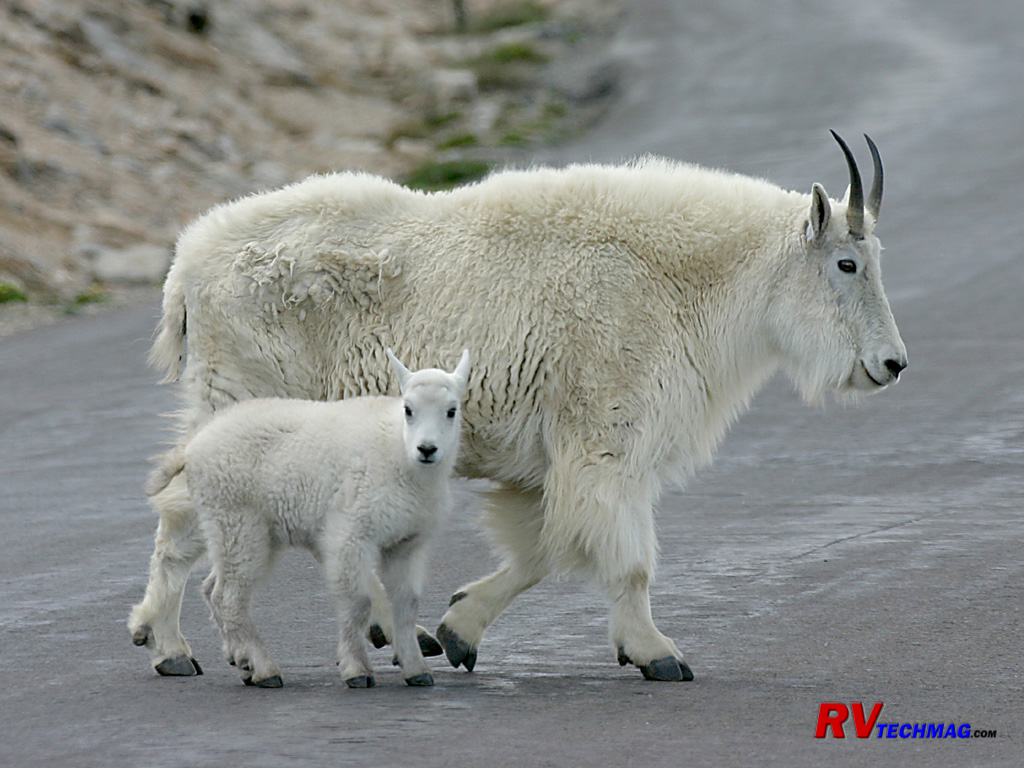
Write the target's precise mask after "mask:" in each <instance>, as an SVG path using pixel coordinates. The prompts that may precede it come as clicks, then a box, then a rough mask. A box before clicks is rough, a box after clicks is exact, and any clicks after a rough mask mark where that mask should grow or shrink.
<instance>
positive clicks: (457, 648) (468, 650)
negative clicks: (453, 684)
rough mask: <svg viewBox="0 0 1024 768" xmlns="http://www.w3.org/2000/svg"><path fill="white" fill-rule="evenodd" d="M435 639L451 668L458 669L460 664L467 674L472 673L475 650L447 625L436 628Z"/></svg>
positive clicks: (474, 664)
mask: <svg viewBox="0 0 1024 768" xmlns="http://www.w3.org/2000/svg"><path fill="white" fill-rule="evenodd" d="M437 639H438V641H439V642H440V643H441V647H442V648H443V649H444V655H445V656H447V657H448V661H449V663H450V664H451V665H452V666H453V667H455V668H456V669H458V667H459V665H460V664H461V665H462V666H464V667H465V668H466V671H467V672H472V671H473V667H475V666H476V648H474V647H473V646H471V645H470V644H469V643H467V642H466V641H465V640H463V639H462V638H461V637H459V636H458V635H457V634H455V632H454V631H452V630H451V629H449V628H448V625H447V624H441V626H439V627H438V628H437Z"/></svg>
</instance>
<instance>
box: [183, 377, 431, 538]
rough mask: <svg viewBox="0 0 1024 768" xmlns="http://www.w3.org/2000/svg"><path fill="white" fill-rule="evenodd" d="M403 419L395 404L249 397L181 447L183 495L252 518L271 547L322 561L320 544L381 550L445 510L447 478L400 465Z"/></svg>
mask: <svg viewBox="0 0 1024 768" xmlns="http://www.w3.org/2000/svg"><path fill="white" fill-rule="evenodd" d="M402 422H403V416H402V403H401V400H399V399H397V398H391V397H370V398H359V399H356V400H350V401H346V402H344V403H322V402H310V401H307V400H263V399H255V400H248V401H246V402H243V403H239V404H238V405H236V406H233V407H232V408H230V409H228V410H226V411H225V412H224V413H223V414H219V416H218V418H217V419H216V420H213V421H211V422H209V423H208V424H207V425H206V426H205V427H204V428H203V429H201V430H200V431H199V433H198V434H197V435H196V436H195V438H194V439H193V440H192V441H191V442H190V443H189V444H188V446H187V447H186V448H185V452H184V455H185V461H186V462H187V464H186V466H187V476H188V485H189V493H190V494H191V496H192V499H193V502H194V503H195V504H196V505H197V506H198V507H199V508H200V509H208V510H219V512H217V514H220V515H228V516H232V515H242V514H245V515H250V516H254V517H255V518H256V519H258V520H260V521H262V524H263V525H265V526H266V530H268V531H269V532H270V536H271V540H272V541H273V542H274V543H275V545H276V546H286V545H288V546H300V547H306V548H308V549H311V550H313V551H314V552H316V553H317V555H318V557H322V556H324V555H325V554H326V553H325V552H321V551H320V548H321V546H322V545H323V544H324V543H325V542H326V543H327V544H328V545H330V546H338V542H341V541H360V542H373V543H374V544H377V545H379V547H380V548H381V549H387V548H389V547H393V546H395V545H396V544H398V543H399V542H400V541H402V540H404V539H406V538H407V537H409V536H410V535H413V534H419V533H424V532H428V533H429V532H431V531H433V530H434V529H435V528H436V527H437V524H438V523H439V522H440V519H441V514H440V512H439V511H445V510H447V509H448V507H449V488H448V486H449V484H448V481H447V476H446V475H442V476H441V477H440V478H439V477H438V470H436V469H435V468H433V467H429V468H427V467H420V466H410V462H408V461H407V460H406V457H405V449H404V444H403V440H402ZM325 525H330V526H331V528H330V530H329V531H327V532H326V534H327V535H326V536H324V533H325V529H324V526H325ZM223 526H226V527H225V529H226V530H240V529H239V528H238V527H237V525H232V524H231V523H230V522H228V523H224V524H223ZM261 527H262V526H261ZM221 528H222V526H219V525H218V526H212V527H211V528H210V531H209V532H207V535H208V536H209V535H219V534H218V533H216V532H217V531H220V530H221Z"/></svg>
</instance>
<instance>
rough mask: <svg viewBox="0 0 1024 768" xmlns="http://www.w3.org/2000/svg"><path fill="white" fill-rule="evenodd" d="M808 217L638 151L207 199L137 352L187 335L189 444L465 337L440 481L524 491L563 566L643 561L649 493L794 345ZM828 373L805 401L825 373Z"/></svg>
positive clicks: (768, 191)
mask: <svg viewBox="0 0 1024 768" xmlns="http://www.w3.org/2000/svg"><path fill="white" fill-rule="evenodd" d="M839 207H840V208H841V207H842V206H839ZM809 208H810V196H809V195H804V194H797V193H793V192H787V191H784V190H782V189H780V188H778V187H776V186H774V185H772V184H770V183H768V182H764V181H759V180H754V179H751V178H748V177H744V176H739V175H732V174H727V173H722V172H717V171H708V170H704V169H699V168H695V167H691V166H684V165H676V164H672V163H666V162H661V161H653V160H649V161H644V162H641V163H639V164H637V165H633V166H623V167H608V166H577V167H573V168H570V169H567V170H550V169H536V170H530V171H519V172H505V173H502V174H498V175H495V176H493V177H491V178H489V179H487V180H485V181H483V182H481V183H479V184H476V185H472V186H469V187H465V188H462V189H459V190H455V191H453V192H448V193H437V194H429V195H428V194H423V193H420V192H415V191H410V190H408V189H405V188H403V187H400V186H398V185H396V184H394V183H391V182H389V181H386V180H383V179H380V178H378V177H373V176H369V175H362V174H337V175H328V176H319V177H313V178H310V179H308V180H306V181H303V182H301V183H298V184H295V185H292V186H289V187H286V188H284V189H282V190H279V191H277V192H273V193H269V194H264V195H259V196H254V197H250V198H246V199H243V200H240V201H236V202H233V203H229V204H226V205H223V206H220V207H218V208H215V209H214V210H212V211H211V212H210V213H208V214H207V215H205V216H204V217H203V218H201V219H200V220H198V221H197V222H196V223H194V224H193V225H192V226H191V227H190V228H189V229H188V230H187V231H186V232H185V233H184V234H183V235H182V237H181V239H180V241H179V244H178V249H177V256H176V259H175V262H174V264H173V266H172V269H171V271H170V273H169V275H168V278H167V283H166V286H165V298H164V303H165V306H164V319H163V322H162V325H161V328H160V333H159V336H158V338H157V341H156V343H155V345H154V350H153V359H154V361H155V362H156V363H158V364H160V365H161V366H163V367H165V368H166V369H167V370H168V371H169V375H171V376H173V375H174V374H175V373H177V363H178V360H179V358H180V355H181V352H182V343H183V331H184V330H185V328H186V324H187V331H188V334H187V338H188V345H189V349H188V353H189V354H188V365H187V368H186V371H185V379H186V385H187V386H186V398H187V401H186V414H187V416H186V421H187V423H186V425H185V427H186V430H192V429H194V428H195V426H196V425H197V424H198V423H201V422H202V421H203V420H204V419H205V418H206V416H207V414H209V412H210V409H211V408H213V409H217V408H220V407H222V406H224V405H226V404H228V403H230V402H233V401H235V400H241V399H245V398H250V397H260V396H283V397H303V398H313V399H328V400H330V399H337V398H343V397H350V396H353V395H365V394H374V393H382V392H385V391H387V390H388V389H389V371H388V364H387V361H386V359H385V357H384V349H385V347H387V346H391V347H393V348H394V350H395V351H396V353H397V354H398V355H399V357H401V358H402V359H403V360H405V361H406V362H407V363H408V364H409V365H410V367H412V368H416V367H420V366H422V365H425V364H436V363H438V362H440V363H442V364H447V363H448V362H454V361H455V360H456V359H457V357H458V352H459V350H461V349H463V348H464V347H468V348H470V349H472V350H473V351H474V356H475V360H474V366H473V370H472V373H471V376H470V380H469V383H468V388H467V397H466V401H465V408H464V414H463V436H462V443H461V448H460V452H459V461H458V465H457V468H456V470H457V472H459V473H460V474H462V475H466V476H482V477H490V478H493V479H496V480H499V481H504V482H507V483H510V484H512V485H514V486H516V487H519V488H524V489H531V488H533V489H540V490H543V491H544V493H545V499H546V507H547V513H546V518H545V523H544V525H545V534H546V544H547V546H548V548H549V550H550V551H551V553H552V554H553V555H554V559H555V560H556V561H560V562H561V563H562V565H563V566H564V567H575V566H579V565H581V564H585V562H586V559H587V554H586V553H587V552H593V551H594V550H595V549H601V550H603V551H605V556H606V557H607V556H611V561H613V562H622V563H626V562H637V561H638V560H641V561H646V562H647V563H648V564H649V565H653V563H651V562H650V560H651V558H652V557H653V553H652V552H651V549H650V542H651V541H653V530H651V529H650V526H651V524H652V523H651V522H650V520H649V517H650V505H651V503H653V501H654V500H655V498H656V496H657V494H658V492H659V490H660V488H661V487H662V485H663V484H664V483H665V482H666V481H670V480H679V479H681V478H682V477H684V476H686V475H687V474H688V473H690V472H691V471H692V470H693V469H694V468H695V467H696V466H698V465H701V464H704V463H706V462H708V461H710V459H711V457H712V453H713V451H714V449H715V446H716V444H717V442H718V441H719V439H720V437H721V436H722V434H723V433H724V431H725V429H726V427H727V426H728V424H729V422H730V421H731V420H732V419H733V418H734V417H735V415H736V414H737V412H738V411H739V410H740V409H742V408H743V407H744V406H745V405H746V403H747V402H748V400H749V398H750V396H751V395H752V394H753V392H754V391H755V390H756V389H757V387H758V386H759V385H760V384H761V383H762V382H763V381H764V379H765V378H766V377H767V376H769V375H770V374H771V373H772V372H774V371H775V370H776V369H777V368H778V367H779V366H780V364H782V363H783V362H784V361H786V360H791V359H793V358H794V355H792V354H787V353H788V352H789V351H790V350H788V349H787V346H788V345H798V344H806V340H803V341H802V340H801V339H800V338H799V336H800V327H799V324H800V322H802V321H800V320H799V319H798V318H799V316H800V313H801V311H803V310H802V309H801V302H800V300H799V290H800V286H799V284H798V283H799V281H800V280H802V279H805V278H803V277H802V276H801V274H800V270H799V269H796V268H794V264H795V263H796V262H795V259H797V258H798V257H797V256H796V255H795V254H796V253H797V252H802V249H803V248H804V239H803V238H804V232H805V225H806V220H807V216H808V211H809ZM868 226H869V227H871V226H873V222H868ZM843 231H844V232H845V228H844V229H843ZM787 283H796V284H795V285H794V284H789V285H787ZM783 287H785V289H783ZM809 290H815V291H818V290H820V289H819V288H815V287H811V288H809ZM186 308H187V311H186ZM816 311H818V310H816ZM812 321H814V322H817V318H812ZM794 328H796V330H794ZM813 343H819V342H818V341H814V342H813ZM826 353H827V354H831V355H833V356H834V353H835V350H826ZM844 354H845V353H844ZM854 354H855V352H850V355H851V358H850V360H849V362H848V364H847V362H843V364H842V367H843V370H849V369H850V368H851V367H852V366H853V364H854V358H853V357H852V356H853V355H854ZM822 356H823V353H819V352H817V351H816V350H814V349H809V350H806V351H803V352H802V355H800V356H798V357H803V358H806V359H808V360H811V361H814V360H816V359H817V358H819V357H822ZM832 367H835V366H832ZM830 370H831V368H830ZM791 373H793V371H791ZM801 375H803V377H804V378H812V377H813V376H814V375H817V374H816V373H815V372H803V373H802V374H801ZM823 375H828V376H831V375H833V374H831V373H830V372H828V371H826V373H825V374H823ZM823 375H817V378H818V379H819V380H817V381H815V382H814V383H812V384H809V385H807V387H808V388H809V389H818V390H820V389H822V388H824V387H825V386H827V385H830V384H831V385H835V384H838V383H839V381H838V379H836V380H832V381H824V380H820V379H822V378H823ZM391 390H392V391H394V386H393V385H392V386H391ZM588 495H589V496H590V499H591V501H593V502H596V503H587V498H584V497H586V496H588ZM629 508H635V509H636V510H638V511H641V513H640V514H638V516H637V520H638V524H639V526H640V529H638V530H636V531H635V536H634V535H632V534H631V535H630V536H628V537H625V539H628V540H625V539H624V537H623V534H622V530H623V529H622V527H621V526H620V525H619V524H618V523H617V522H616V521H615V520H613V519H611V518H610V517H609V519H608V520H590V521H588V523H587V525H586V526H584V527H585V528H586V532H585V533H581V526H579V524H578V521H576V520H575V519H574V518H575V516H578V515H579V514H587V515H593V514H607V515H609V516H613V515H619V514H622V513H623V510H624V509H629ZM644 509H646V510H647V512H646V514H644V513H642V510H644ZM596 510H604V512H597V511H596ZM563 525H564V529H563ZM641 529H642V530H641ZM581 535H582V536H585V537H589V538H591V539H593V538H595V537H596V538H598V539H604V537H611V538H613V539H616V541H614V542H607V541H601V542H600V543H599V542H597V541H596V540H584V541H579V540H576V538H578V537H580V536H581ZM574 537H575V538H574ZM609 543H610V544H611V551H607V550H608V549H609V547H608V545H609ZM595 545H597V546H595Z"/></svg>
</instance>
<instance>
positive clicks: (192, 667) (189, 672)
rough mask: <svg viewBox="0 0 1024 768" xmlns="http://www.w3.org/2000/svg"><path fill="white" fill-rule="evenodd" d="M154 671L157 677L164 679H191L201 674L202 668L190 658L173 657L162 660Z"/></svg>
mask: <svg viewBox="0 0 1024 768" xmlns="http://www.w3.org/2000/svg"><path fill="white" fill-rule="evenodd" d="M154 669H155V670H156V671H157V674H158V675H163V676H164V677H193V676H195V675H201V674H203V668H202V667H200V666H199V662H198V661H196V660H195V659H193V658H192V657H191V656H184V655H182V656H175V657H174V658H171V659H164V660H163V661H161V662H160V663H159V664H157V665H156V666H155V667H154Z"/></svg>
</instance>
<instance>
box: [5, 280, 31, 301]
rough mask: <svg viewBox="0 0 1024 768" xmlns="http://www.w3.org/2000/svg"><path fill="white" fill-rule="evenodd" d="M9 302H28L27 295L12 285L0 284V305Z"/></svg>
mask: <svg viewBox="0 0 1024 768" xmlns="http://www.w3.org/2000/svg"><path fill="white" fill-rule="evenodd" d="M9 301H28V295H27V294H26V293H25V292H24V291H23V290H21V288H19V287H18V286H16V285H15V284H14V283H5V282H0V304H6V303H7V302H9Z"/></svg>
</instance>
